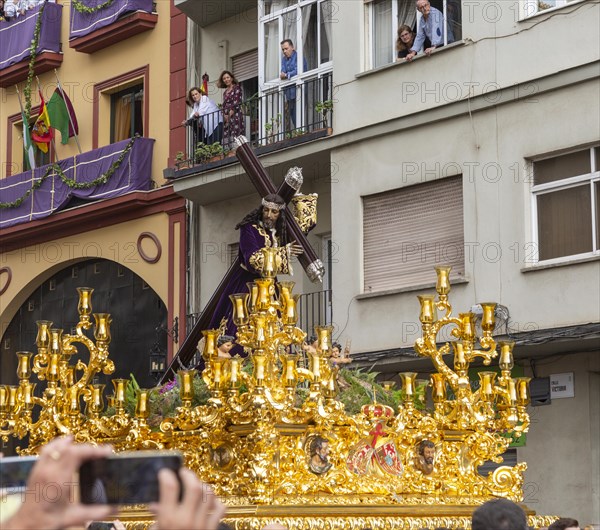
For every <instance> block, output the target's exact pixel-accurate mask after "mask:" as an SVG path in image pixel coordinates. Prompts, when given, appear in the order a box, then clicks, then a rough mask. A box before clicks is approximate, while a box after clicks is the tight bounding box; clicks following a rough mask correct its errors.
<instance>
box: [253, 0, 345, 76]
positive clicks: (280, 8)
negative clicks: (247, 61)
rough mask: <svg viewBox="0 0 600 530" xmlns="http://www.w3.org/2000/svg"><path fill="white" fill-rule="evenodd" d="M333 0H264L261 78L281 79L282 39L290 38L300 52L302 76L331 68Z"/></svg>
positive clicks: (299, 61)
mask: <svg viewBox="0 0 600 530" xmlns="http://www.w3.org/2000/svg"><path fill="white" fill-rule="evenodd" d="M334 7H335V6H334V3H333V1H332V0H309V1H306V0H303V1H302V2H300V1H294V0H262V13H263V15H262V16H261V19H260V22H261V23H260V41H259V42H260V43H261V48H262V50H261V53H260V55H259V57H260V59H261V62H262V64H261V68H260V81H261V85H262V84H263V83H269V82H270V83H275V82H277V83H278V82H279V73H280V71H281V46H280V42H281V41H282V40H284V39H290V40H291V41H292V42H293V43H294V48H295V50H296V52H297V53H298V75H301V74H302V73H304V72H309V71H311V70H320V69H323V68H324V67H329V68H330V67H331V62H332V60H333V52H332V40H331V38H332V36H331V30H332V22H333V19H334V17H333V13H334Z"/></svg>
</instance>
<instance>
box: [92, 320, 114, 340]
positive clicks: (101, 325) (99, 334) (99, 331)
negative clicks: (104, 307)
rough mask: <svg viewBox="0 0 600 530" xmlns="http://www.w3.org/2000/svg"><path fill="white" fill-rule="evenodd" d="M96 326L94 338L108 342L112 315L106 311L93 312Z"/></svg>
mask: <svg viewBox="0 0 600 530" xmlns="http://www.w3.org/2000/svg"><path fill="white" fill-rule="evenodd" d="M94 320H95V321H96V327H95V329H94V338H95V339H96V340H97V341H99V342H110V323H111V322H112V317H111V316H110V315H109V314H108V313H94Z"/></svg>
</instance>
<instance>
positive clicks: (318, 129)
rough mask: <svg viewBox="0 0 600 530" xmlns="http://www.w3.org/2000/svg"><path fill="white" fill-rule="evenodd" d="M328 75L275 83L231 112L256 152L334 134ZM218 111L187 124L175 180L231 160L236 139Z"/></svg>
mask: <svg viewBox="0 0 600 530" xmlns="http://www.w3.org/2000/svg"><path fill="white" fill-rule="evenodd" d="M332 87H333V85H332V73H331V72H327V73H324V74H321V75H320V76H317V77H313V78H310V79H301V80H297V81H292V82H288V83H285V84H283V83H282V84H281V85H278V86H276V87H274V88H272V89H270V90H269V91H267V92H265V94H263V95H262V96H258V95H256V96H255V97H252V98H249V99H246V100H244V101H242V103H241V105H240V108H239V109H235V110H234V114H235V113H237V119H238V120H239V121H240V122H241V123H242V132H241V134H243V135H244V136H246V137H247V138H248V140H249V141H250V143H251V145H252V147H253V148H254V150H255V152H256V153H257V154H258V155H261V154H266V153H271V152H273V151H278V150H280V149H285V148H289V147H293V146H295V145H299V144H304V143H306V142H311V141H314V140H318V139H320V138H324V137H327V136H329V135H331V134H332V133H333V130H332V128H331V124H332V122H333V102H332ZM222 121H223V112H222V111H221V110H219V111H216V112H213V113H210V114H206V115H205V116H203V117H202V118H201V119H200V120H198V121H197V126H196V125H193V126H188V127H187V152H186V153H179V160H178V161H177V164H176V170H175V171H171V172H169V171H166V172H165V176H166V177H167V178H179V177H186V176H189V175H193V174H197V173H199V172H203V171H207V170H210V169H214V168H218V167H221V166H224V165H228V164H234V163H236V162H237V159H236V158H235V157H233V154H234V153H233V150H232V149H233V147H234V146H233V144H234V138H235V136H237V135H238V134H240V132H237V133H235V132H229V131H228V129H227V128H226V127H224V126H223V123H221V122H222ZM207 133H208V134H207Z"/></svg>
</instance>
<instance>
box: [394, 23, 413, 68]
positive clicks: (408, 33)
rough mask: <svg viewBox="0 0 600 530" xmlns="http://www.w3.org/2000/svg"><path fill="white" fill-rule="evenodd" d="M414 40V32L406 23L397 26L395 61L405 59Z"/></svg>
mask: <svg viewBox="0 0 600 530" xmlns="http://www.w3.org/2000/svg"><path fill="white" fill-rule="evenodd" d="M413 42H415V32H414V31H413V30H412V28H411V27H410V26H407V25H406V24H405V25H403V26H400V27H399V28H398V38H397V39H396V52H397V58H396V61H402V60H403V59H406V56H407V55H408V54H409V52H410V49H411V47H412V45H413Z"/></svg>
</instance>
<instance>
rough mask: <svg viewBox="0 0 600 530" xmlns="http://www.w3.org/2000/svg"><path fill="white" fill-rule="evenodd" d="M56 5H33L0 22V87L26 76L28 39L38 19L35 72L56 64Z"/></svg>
mask: <svg viewBox="0 0 600 530" xmlns="http://www.w3.org/2000/svg"><path fill="white" fill-rule="evenodd" d="M62 9H63V6H62V5H60V4H52V3H47V4H46V5H45V6H44V8H43V9H42V6H36V7H35V8H33V9H31V10H28V11H26V12H25V15H21V16H19V17H15V18H13V19H11V20H7V21H2V22H0V42H2V46H0V87H2V88H8V87H10V86H12V85H15V84H17V83H21V82H23V81H25V80H26V79H27V75H28V73H29V60H30V57H31V50H30V46H31V41H32V39H33V36H34V33H35V27H36V24H37V21H38V17H41V18H40V37H39V41H38V45H37V49H36V58H35V65H34V72H35V74H36V75H40V74H43V73H44V72H48V71H50V70H52V69H53V68H57V67H59V66H60V64H61V63H62V60H63V56H62V53H61V43H60V25H61V21H62Z"/></svg>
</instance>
